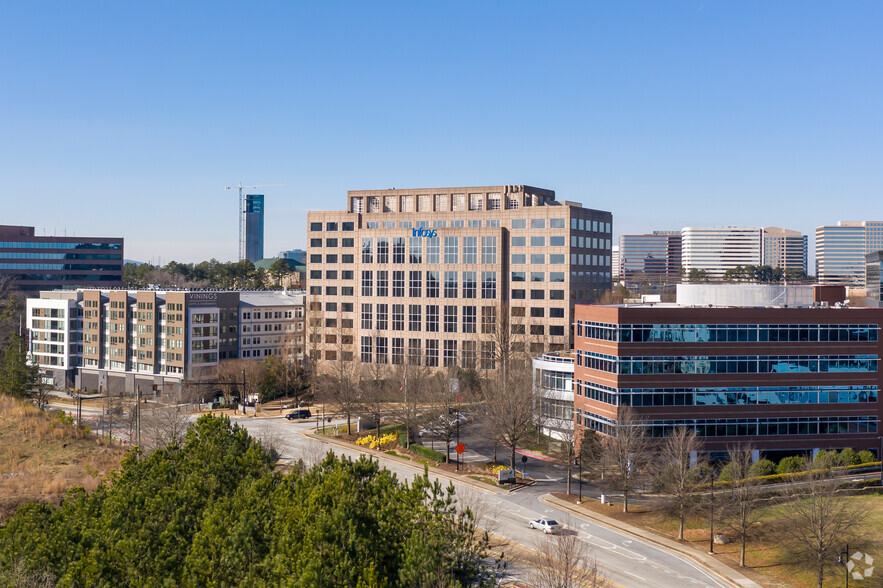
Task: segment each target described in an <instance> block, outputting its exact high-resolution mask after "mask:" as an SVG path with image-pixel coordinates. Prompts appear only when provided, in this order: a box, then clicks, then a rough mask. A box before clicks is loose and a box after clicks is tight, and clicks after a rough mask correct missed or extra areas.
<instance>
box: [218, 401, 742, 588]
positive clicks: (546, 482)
mask: <svg viewBox="0 0 883 588" xmlns="http://www.w3.org/2000/svg"><path fill="white" fill-rule="evenodd" d="M232 420H233V421H234V422H236V423H238V424H240V425H241V426H244V427H245V428H246V429H248V430H249V432H250V433H251V434H252V435H254V436H255V437H258V438H266V439H269V440H272V442H273V443H274V444H275V445H276V447H277V449H278V450H279V451H280V453H281V455H282V457H283V459H289V460H298V459H303V460H304V461H306V462H307V463H313V462H315V461H316V460H318V459H320V458H321V456H322V455H324V453H325V452H326V451H328V450H329V449H330V450H333V451H334V452H335V453H336V454H338V455H346V456H348V457H353V458H355V457H357V456H358V455H359V453H358V452H356V451H354V450H350V449H342V448H339V447H337V446H332V445H330V444H328V443H326V442H324V441H322V440H317V439H313V438H309V437H305V436H303V435H302V434H301V433H303V432H305V431H308V430H309V429H311V428H313V427H314V426H315V423H314V422H305V421H286V420H285V419H284V418H281V417H279V418H261V419H255V418H235V417H234V418H233V419H232ZM382 465H383V466H384V467H386V468H388V469H389V470H390V471H392V472H394V473H395V474H396V475H397V476H398V477H399V478H400V479H412V478H413V477H414V476H415V475H419V474H421V473H422V469H420V468H419V467H417V466H413V465H411V464H409V463H406V462H401V463H399V461H398V460H395V458H390V459H384V460H383V461H382ZM534 465H536V468H534V469H536V471H537V472H540V471H541V472H545V473H547V474H548V475H546V476H542V475H539V476H538V475H536V473H535V472H534V471H532V472H531V474H534V476H535V478H539V479H540V481H538V483H537V484H535V485H534V486H530V487H527V488H524V489H522V490H519V491H518V492H513V493H508V492H504V491H502V490H497V489H488V490H486V491H481V490H476V489H475V488H474V487H473V486H472V485H467V484H463V483H461V482H457V481H455V482H454V487H455V488H456V491H457V493H458V495H460V496H462V497H464V499H465V500H466V501H467V503H471V502H474V503H476V504H478V505H479V506H480V508H481V509H482V510H483V515H482V519H484V520H485V524H486V526H487V523H490V527H491V528H490V529H489V530H490V531H492V532H493V533H494V534H495V535H498V536H501V537H503V538H505V539H508V540H509V541H511V542H513V543H516V544H518V545H521V546H524V547H526V548H529V549H536V548H537V546H538V545H539V544H540V542H542V541H545V540H548V537H546V536H544V535H543V534H542V533H540V532H539V531H534V530H530V529H528V527H527V522H528V521H529V520H531V519H536V518H539V517H541V516H549V517H554V518H556V519H558V520H560V521H563V522H564V523H565V526H566V527H568V528H569V529H572V530H574V531H576V532H578V534H579V537H580V539H582V540H583V541H585V542H586V543H588V544H589V545H590V546H591V547H592V549H593V552H594V555H595V557H596V558H597V560H598V564H599V566H600V567H601V573H602V575H603V576H604V577H605V578H607V579H608V580H610V581H612V582H614V583H615V584H616V585H619V586H622V587H625V588H645V587H647V586H655V587H669V586H670V587H677V588H686V587H690V588H693V587H695V588H698V587H713V588H723V587H724V586H725V584H723V583H721V582H720V581H718V580H716V579H714V578H713V577H711V576H710V575H709V574H708V573H706V572H705V571H704V570H703V569H701V568H699V567H697V566H696V565H694V564H693V563H691V562H689V561H688V560H686V559H684V558H682V557H680V556H677V555H674V554H671V553H669V552H667V551H665V550H662V549H660V548H658V547H656V546H654V545H650V544H647V543H644V542H641V541H639V540H637V539H635V538H634V537H632V536H630V535H626V534H623V533H621V532H618V531H615V530H612V529H609V528H607V527H604V526H601V525H598V524H596V523H594V522H591V521H589V520H585V519H582V518H574V517H570V516H569V515H568V514H566V513H565V512H563V511H561V510H558V509H556V508H553V507H551V506H549V505H546V504H544V503H542V502H541V501H540V500H539V498H540V497H541V496H542V495H544V494H547V493H549V492H558V491H561V490H563V488H564V486H563V484H564V483H565V476H566V471H565V470H564V468H563V467H562V466H557V464H544V465H542V466H540V465H538V464H534ZM556 466H557V468H556ZM558 468H560V470H559V469H558ZM544 478H545V479H544ZM439 479H440V480H441V481H442V482H443V483H444V484H447V482H448V480H449V479H448V478H439Z"/></svg>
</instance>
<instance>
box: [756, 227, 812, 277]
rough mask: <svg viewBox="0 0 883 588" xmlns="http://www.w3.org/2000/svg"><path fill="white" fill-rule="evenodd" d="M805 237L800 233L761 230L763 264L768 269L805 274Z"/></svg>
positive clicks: (806, 248)
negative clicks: (774, 268)
mask: <svg viewBox="0 0 883 588" xmlns="http://www.w3.org/2000/svg"><path fill="white" fill-rule="evenodd" d="M807 251H808V246H807V237H806V235H804V234H803V233H801V232H800V231H792V230H790V229H782V228H780V227H764V228H763V263H762V265H768V266H770V267H779V268H782V269H797V270H801V271H803V273H806V272H807Z"/></svg>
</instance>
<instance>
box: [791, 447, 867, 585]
mask: <svg viewBox="0 0 883 588" xmlns="http://www.w3.org/2000/svg"><path fill="white" fill-rule="evenodd" d="M830 465H831V464H830V463H826V462H823V463H819V462H818V461H815V462H813V464H812V465H811V466H810V467H809V469H808V471H807V472H806V475H805V476H804V477H803V479H802V480H795V481H793V482H791V484H790V486H789V488H788V489H787V490H786V492H785V498H786V503H785V505H784V507H783V508H782V509H781V513H782V516H783V517H784V518H785V520H786V521H787V524H786V525H784V527H783V530H784V532H785V534H786V536H788V537H789V538H790V539H791V540H792V542H793V544H794V548H795V549H796V550H797V552H798V553H800V554H802V555H804V556H805V557H806V558H807V559H809V560H811V561H812V562H813V564H814V567H815V570H816V581H817V586H818V588H822V582H823V581H824V578H825V567H826V566H828V565H829V564H830V563H831V562H833V561H836V560H837V556H838V554H839V553H840V549H841V548H842V546H843V545H844V544H846V543H850V542H855V541H856V540H857V539H858V538H860V537H861V536H862V530H863V526H864V524H865V520H866V515H867V512H866V509H865V507H863V506H862V503H861V502H857V501H855V500H853V499H852V498H851V497H849V496H847V495H846V494H844V493H843V492H842V490H843V483H842V482H840V481H839V480H837V479H836V478H834V477H833V475H832V472H831V470H830Z"/></svg>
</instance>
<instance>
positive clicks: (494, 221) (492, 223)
mask: <svg viewBox="0 0 883 588" xmlns="http://www.w3.org/2000/svg"><path fill="white" fill-rule="evenodd" d="M484 226H486V227H493V228H497V227H499V226H500V219H498V218H491V219H488V220H486V221H484Z"/></svg>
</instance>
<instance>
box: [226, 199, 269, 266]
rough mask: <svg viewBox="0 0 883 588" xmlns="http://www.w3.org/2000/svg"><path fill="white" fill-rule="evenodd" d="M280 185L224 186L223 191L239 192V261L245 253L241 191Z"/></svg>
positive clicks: (243, 203)
mask: <svg viewBox="0 0 883 588" xmlns="http://www.w3.org/2000/svg"><path fill="white" fill-rule="evenodd" d="M280 187H282V184H264V185H263V186H243V185H242V182H239V184H238V185H236V186H224V190H225V191H226V190H239V259H240V260H242V259H243V254H244V252H245V226H244V225H243V219H244V216H245V200H243V195H242V191H243V190H253V189H256V188H280Z"/></svg>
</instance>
